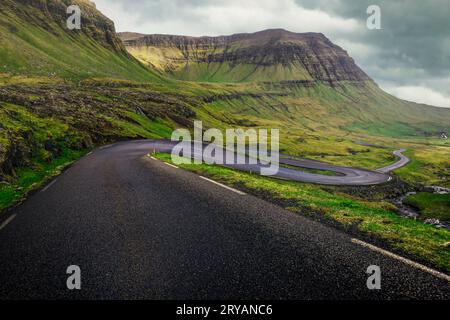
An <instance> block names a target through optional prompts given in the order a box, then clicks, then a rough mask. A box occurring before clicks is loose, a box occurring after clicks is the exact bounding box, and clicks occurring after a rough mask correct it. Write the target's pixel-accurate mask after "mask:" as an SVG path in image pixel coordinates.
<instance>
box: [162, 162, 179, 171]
mask: <svg viewBox="0 0 450 320" xmlns="http://www.w3.org/2000/svg"><path fill="white" fill-rule="evenodd" d="M163 163H164V164H165V165H168V166H169V167H172V168H175V169H180V168H178V167H177V166H175V165H173V164H171V163H167V162H163Z"/></svg>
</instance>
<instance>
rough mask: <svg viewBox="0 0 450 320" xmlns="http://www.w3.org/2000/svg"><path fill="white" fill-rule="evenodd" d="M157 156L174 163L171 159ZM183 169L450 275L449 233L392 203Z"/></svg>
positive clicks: (204, 168) (219, 170) (226, 172)
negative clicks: (396, 210) (406, 215)
mask: <svg viewBox="0 0 450 320" xmlns="http://www.w3.org/2000/svg"><path fill="white" fill-rule="evenodd" d="M155 156H156V157H157V158H159V159H161V160H163V161H166V162H171V157H170V155H168V154H156V155H155ZM180 167H181V168H183V169H187V170H190V171H193V172H195V173H197V174H201V175H205V176H208V177H210V178H213V179H214V180H216V181H220V182H222V183H225V184H227V185H230V186H233V187H237V188H241V189H243V190H246V191H247V192H249V193H252V194H254V195H256V196H260V197H263V198H264V199H266V200H269V201H273V202H275V203H277V204H279V205H282V206H283V207H285V208H286V209H288V210H291V211H294V212H297V213H301V214H305V215H308V216H311V217H313V218H317V219H319V220H326V221H329V222H330V223H333V224H336V223H337V224H338V225H339V226H340V227H343V228H344V229H346V230H351V231H352V232H357V233H358V234H361V235H363V236H365V237H370V238H373V239H377V240H378V241H379V242H382V243H383V244H386V245H387V246H388V247H389V248H391V249H392V250H394V251H397V252H401V253H404V254H406V255H408V256H411V257H414V258H415V259H416V260H420V261H423V262H424V263H427V264H429V265H432V266H435V267H437V268H439V269H441V270H444V271H446V272H449V271H450V250H449V243H450V231H449V230H446V229H438V228H435V227H433V226H430V225H425V224H423V223H422V222H420V221H415V220H411V219H406V218H403V217H400V216H398V215H397V214H395V213H394V207H393V206H392V205H391V204H389V203H386V202H370V201H365V200H363V199H360V198H355V197H351V196H348V195H344V194H339V193H330V192H328V191H325V190H323V189H322V188H321V187H319V186H315V185H309V184H300V183H295V182H287V181H282V180H277V179H272V178H267V177H262V176H258V175H252V174H249V173H245V172H241V171H236V170H232V169H228V168H224V167H220V166H211V165H205V164H201V165H190V164H188V165H180Z"/></svg>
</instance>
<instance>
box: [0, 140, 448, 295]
mask: <svg viewBox="0 0 450 320" xmlns="http://www.w3.org/2000/svg"><path fill="white" fill-rule="evenodd" d="M155 143H157V142H149V141H134V142H126V143H118V144H115V145H112V146H108V147H106V148H102V149H97V150H95V151H94V152H93V153H92V154H90V155H88V156H86V157H84V158H83V159H81V160H80V161H78V162H76V163H75V164H74V165H73V166H72V167H71V168H69V169H68V170H67V171H65V172H64V173H63V174H62V175H61V176H59V177H58V178H56V179H55V180H53V181H52V182H51V183H50V184H49V185H47V186H46V187H45V188H43V189H42V190H41V191H40V192H37V193H36V194H34V195H33V196H31V197H30V198H29V199H28V200H27V201H26V202H24V203H23V204H22V205H20V206H18V207H16V208H14V209H12V210H10V211H8V212H6V213H5V214H3V215H2V217H1V218H0V298H1V299H24V298H25V299H256V298H258V299H403V298H413V299H448V298H449V297H450V285H449V283H450V282H449V278H448V277H447V278H445V276H443V275H442V274H436V273H434V272H433V271H431V270H425V271H424V270H422V269H420V267H418V266H414V265H411V263H407V262H406V263H405V262H404V261H400V260H398V259H397V258H393V257H391V256H389V255H387V254H386V253H384V254H382V253H379V252H378V251H376V250H374V248H368V247H367V246H365V245H364V244H363V243H360V242H357V241H355V240H354V239H352V238H351V237H350V236H348V235H346V234H344V233H342V232H340V231H337V230H336V229H334V228H331V227H327V226H324V225H322V224H320V223H318V222H314V221H312V220H309V219H307V218H304V217H302V216H300V215H297V214H294V213H291V212H288V211H286V210H283V209H281V208H280V207H277V206H275V205H272V204H270V203H267V202H265V201H263V200H260V199H258V198H256V197H253V196H249V195H245V194H242V193H238V192H236V191H234V190H230V189H227V188H224V187H222V186H220V185H217V184H215V183H213V182H211V181H208V180H205V179H202V178H200V177H199V176H197V175H195V174H193V173H190V172H186V171H184V170H181V169H177V168H175V167H172V166H169V165H167V164H164V163H163V162H161V161H157V160H153V159H151V158H149V157H147V156H145V155H146V154H147V153H148V152H149V151H151V149H152V148H153V147H154V146H155ZM162 147H164V146H162ZM69 265H78V266H79V267H80V268H81V279H82V288H81V290H75V291H70V290H68V289H67V288H66V280H67V277H68V275H67V274H66V269H67V267H68V266H69ZM370 265H377V266H379V267H380V268H381V279H382V280H381V286H382V288H381V290H369V289H368V288H367V286H366V281H367V277H368V275H367V274H366V270H367V268H368V266H370Z"/></svg>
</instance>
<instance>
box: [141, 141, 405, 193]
mask: <svg viewBox="0 0 450 320" xmlns="http://www.w3.org/2000/svg"><path fill="white" fill-rule="evenodd" d="M175 145H176V143H174V142H171V141H156V142H154V143H153V144H151V145H149V147H150V149H151V150H155V151H160V152H168V153H170V152H171V151H172V148H173V147H174V146H175ZM404 151H406V150H404V149H402V150H398V151H395V152H394V155H395V156H397V157H399V158H400V160H399V161H397V162H396V163H394V164H392V165H390V166H388V167H385V168H382V169H378V170H375V171H372V170H366V169H360V168H352V167H343V166H336V165H332V164H329V163H325V162H321V161H315V160H310V159H304V158H297V157H291V156H288V155H281V158H280V164H281V165H288V166H290V167H298V168H299V169H298V170H297V169H295V168H287V167H283V166H281V167H280V168H279V171H278V173H277V174H275V175H273V177H275V178H280V179H285V180H290V181H298V182H307V183H316V184H323V185H353V186H368V185H377V184H383V183H386V182H389V181H391V180H392V177H391V176H390V175H389V172H391V171H394V170H396V169H399V168H401V167H403V166H405V165H406V164H408V162H409V159H408V158H407V157H406V156H404V155H403V154H402V152H404ZM220 152H221V153H222V155H221V156H222V159H228V158H230V159H231V158H234V160H235V161H234V163H245V164H232V165H224V166H226V167H230V168H234V169H238V170H242V171H247V172H260V170H261V167H267V165H262V164H261V163H258V164H249V160H248V159H249V157H248V156H247V155H241V154H233V152H232V151H229V150H225V149H223V150H221V151H220ZM248 153H249V151H248V150H247V154H248ZM192 155H193V158H198V159H202V156H203V149H201V148H200V149H199V150H197V151H195V150H194V149H193V150H192ZM206 159H207V160H212V159H211V158H208V157H206ZM301 168H307V169H315V170H324V171H331V172H334V173H336V175H323V174H316V173H309V172H305V171H302V170H301Z"/></svg>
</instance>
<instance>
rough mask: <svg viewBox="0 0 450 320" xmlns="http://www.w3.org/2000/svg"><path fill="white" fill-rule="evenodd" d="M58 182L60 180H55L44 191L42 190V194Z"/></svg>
mask: <svg viewBox="0 0 450 320" xmlns="http://www.w3.org/2000/svg"><path fill="white" fill-rule="evenodd" d="M56 180H58V179H55V180H53V181H52V182H50V183H49V184H48V185H47V186H46V187H45V188H44V189H42V192H45V191H47V190H48V189H49V188H50V187H51V186H52V185H54V184H55V183H56Z"/></svg>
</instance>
